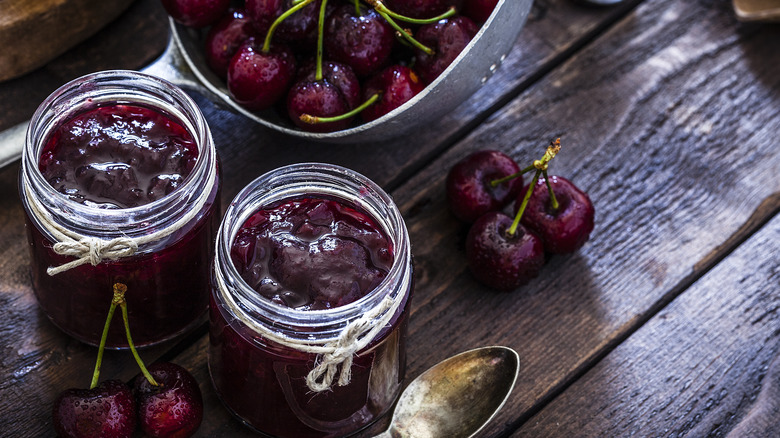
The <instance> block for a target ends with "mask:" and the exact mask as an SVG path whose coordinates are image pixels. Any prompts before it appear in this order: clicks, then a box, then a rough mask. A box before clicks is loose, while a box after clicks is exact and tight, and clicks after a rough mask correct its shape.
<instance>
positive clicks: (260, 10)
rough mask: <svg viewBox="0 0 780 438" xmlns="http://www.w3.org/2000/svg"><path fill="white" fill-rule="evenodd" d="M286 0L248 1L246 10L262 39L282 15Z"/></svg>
mask: <svg viewBox="0 0 780 438" xmlns="http://www.w3.org/2000/svg"><path fill="white" fill-rule="evenodd" d="M284 5H285V2H284V0H246V1H245V2H244V9H245V10H246V13H247V15H249V18H251V20H252V22H253V23H254V25H255V30H256V32H257V34H258V35H260V36H261V37H262V38H264V37H265V33H266V32H268V29H269V28H270V27H271V24H272V23H273V22H274V20H276V18H277V17H278V16H280V15H282V12H284V11H285V9H284Z"/></svg>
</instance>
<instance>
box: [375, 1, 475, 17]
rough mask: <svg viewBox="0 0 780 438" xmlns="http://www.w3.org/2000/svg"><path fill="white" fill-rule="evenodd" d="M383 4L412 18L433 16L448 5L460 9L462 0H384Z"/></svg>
mask: <svg viewBox="0 0 780 438" xmlns="http://www.w3.org/2000/svg"><path fill="white" fill-rule="evenodd" d="M384 3H385V5H386V6H387V7H388V8H389V9H390V10H392V11H393V12H397V13H399V14H401V15H406V16H407V17H412V18H433V17H435V16H437V15H440V14H443V13H445V12H447V9H449V8H450V7H453V6H454V7H455V8H456V9H458V10H460V5H461V3H462V0H385V2H384Z"/></svg>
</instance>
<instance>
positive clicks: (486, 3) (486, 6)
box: [461, 0, 498, 23]
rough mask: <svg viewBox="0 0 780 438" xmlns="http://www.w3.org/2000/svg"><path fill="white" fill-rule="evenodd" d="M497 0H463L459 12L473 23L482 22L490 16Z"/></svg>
mask: <svg viewBox="0 0 780 438" xmlns="http://www.w3.org/2000/svg"><path fill="white" fill-rule="evenodd" d="M497 4H498V0H464V1H463V9H462V10H461V13H462V14H463V15H465V16H467V17H469V18H471V20H472V21H474V22H475V23H484V22H486V21H487V19H488V18H490V14H492V13H493V9H495V8H496V5H497Z"/></svg>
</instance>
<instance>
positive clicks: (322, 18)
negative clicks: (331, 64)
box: [314, 0, 328, 81]
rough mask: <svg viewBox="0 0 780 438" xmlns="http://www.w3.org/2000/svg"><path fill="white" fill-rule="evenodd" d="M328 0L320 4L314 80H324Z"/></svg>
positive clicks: (323, 0)
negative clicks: (323, 63)
mask: <svg viewBox="0 0 780 438" xmlns="http://www.w3.org/2000/svg"><path fill="white" fill-rule="evenodd" d="M327 3H328V0H322V4H320V16H319V19H318V20H317V67H316V71H315V73H314V80H315V81H321V80H322V44H323V43H322V41H323V40H324V36H323V34H324V28H325V5H326V4H327Z"/></svg>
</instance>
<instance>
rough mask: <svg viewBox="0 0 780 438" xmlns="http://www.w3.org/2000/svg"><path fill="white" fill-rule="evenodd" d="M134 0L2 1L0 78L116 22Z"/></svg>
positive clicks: (28, 69)
mask: <svg viewBox="0 0 780 438" xmlns="http://www.w3.org/2000/svg"><path fill="white" fill-rule="evenodd" d="M132 1H133V0H112V1H98V2H96V1H93V0H36V1H28V0H3V1H2V2H0V47H2V48H3V50H1V51H0V81H5V80H8V79H12V78H15V77H18V76H21V75H23V74H25V73H29V72H31V71H33V70H35V69H36V68H39V67H41V66H43V65H44V64H46V63H47V62H49V61H51V60H52V59H54V58H56V57H57V56H59V55H61V54H63V53H64V52H65V51H66V50H68V49H70V48H71V47H73V46H75V45H76V44H78V43H80V42H82V41H83V40H85V39H86V38H87V37H90V36H92V35H94V34H95V32H97V31H98V30H100V29H101V28H102V27H103V26H105V25H106V24H108V23H110V22H111V21H113V20H114V19H115V18H116V17H117V16H119V14H121V13H122V12H123V11H124V10H125V9H127V7H128V6H129V5H130V3H131V2H132Z"/></svg>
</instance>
